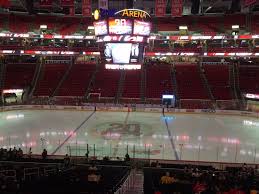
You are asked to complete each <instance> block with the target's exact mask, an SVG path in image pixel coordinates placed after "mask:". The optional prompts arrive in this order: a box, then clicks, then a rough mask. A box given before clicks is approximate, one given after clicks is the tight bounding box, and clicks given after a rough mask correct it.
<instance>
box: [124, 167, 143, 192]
mask: <svg viewBox="0 0 259 194" xmlns="http://www.w3.org/2000/svg"><path fill="white" fill-rule="evenodd" d="M134 180H135V182H134V184H133V187H132V188H131V189H130V190H129V191H127V192H125V194H143V193H144V192H143V184H144V174H143V172H142V170H141V171H137V172H136V175H135V179H134Z"/></svg>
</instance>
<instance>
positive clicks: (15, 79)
mask: <svg viewBox="0 0 259 194" xmlns="http://www.w3.org/2000/svg"><path fill="white" fill-rule="evenodd" d="M36 65H37V64H35V63H27V64H23V63H17V64H7V65H6V70H5V76H4V77H5V79H4V89H20V88H25V87H27V86H30V85H31V82H32V79H33V76H34V74H35V69H36ZM68 67H69V65H68V64H45V65H44V66H43V67H42V72H41V75H40V77H39V80H38V83H37V85H36V89H35V92H34V95H35V96H49V95H51V94H52V93H53V92H54V90H55V89H56V88H57V85H58V83H59V82H60V80H61V79H62V77H63V75H64V73H65V72H66V71H67V69H68ZM143 68H145V70H144V71H146V89H145V96H146V98H148V99H149V98H154V99H160V98H161V96H162V94H165V93H169V94H171V93H172V92H173V91H174V88H173V86H172V74H171V68H172V67H171V66H170V65H167V64H148V65H146V66H143ZM175 69H176V80H177V85H178V93H179V97H180V99H209V96H208V91H207V90H206V88H205V87H204V85H203V82H202V79H201V77H200V72H199V69H198V66H197V64H187V65H182V64H177V65H175ZM95 70H96V65H95V64H74V65H73V66H72V69H71V70H70V72H69V74H68V76H67V77H66V79H65V80H64V82H63V83H62V85H61V86H60V88H59V89H58V90H57V93H56V95H57V96H84V94H85V93H86V90H87V88H88V86H89V83H90V80H91V78H92V76H93V73H94V71H95ZM141 71H142V70H133V71H126V75H125V81H124V87H123V91H122V97H123V98H140V90H141V88H140V86H141ZM204 73H205V76H206V78H207V80H208V84H209V86H210V88H211V90H212V93H213V95H214V97H215V98H216V100H231V99H233V96H232V92H231V88H230V83H229V82H230V80H229V79H230V78H229V66H227V65H204ZM120 76H121V72H120V71H117V70H107V69H105V68H104V67H99V68H98V71H97V73H96V74H95V79H94V83H93V84H92V85H90V88H91V89H92V90H91V92H95V93H100V94H101V97H112V98H113V97H114V96H116V93H117V90H118V85H119V80H120ZM239 82H240V89H241V91H242V92H244V93H259V68H258V67H253V66H241V67H240V68H239Z"/></svg>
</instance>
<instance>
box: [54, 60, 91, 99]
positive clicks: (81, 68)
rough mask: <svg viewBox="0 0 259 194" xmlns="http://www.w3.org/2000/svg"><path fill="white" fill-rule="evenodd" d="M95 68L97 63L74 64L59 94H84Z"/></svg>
mask: <svg viewBox="0 0 259 194" xmlns="http://www.w3.org/2000/svg"><path fill="white" fill-rule="evenodd" d="M95 69H96V65H95V64H74V65H73V66H72V68H71V70H70V72H69V75H68V76H67V78H66V79H65V81H64V82H63V84H62V85H61V87H60V88H59V90H58V91H57V96H84V94H85V92H86V90H87V88H88V85H89V82H90V80H91V77H92V75H93V72H94V71H95Z"/></svg>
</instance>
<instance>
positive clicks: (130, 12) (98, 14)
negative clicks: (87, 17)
mask: <svg viewBox="0 0 259 194" xmlns="http://www.w3.org/2000/svg"><path fill="white" fill-rule="evenodd" d="M93 16H94V19H95V20H99V19H103V18H108V17H127V18H139V19H147V18H150V17H151V16H150V15H149V13H147V12H146V11H143V10H140V9H123V10H120V11H116V10H115V9H109V10H107V9H96V10H95V11H94V13H93Z"/></svg>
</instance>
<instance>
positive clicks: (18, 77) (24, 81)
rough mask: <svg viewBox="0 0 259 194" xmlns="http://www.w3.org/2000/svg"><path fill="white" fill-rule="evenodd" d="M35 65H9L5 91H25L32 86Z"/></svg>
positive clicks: (6, 73) (7, 66)
mask: <svg viewBox="0 0 259 194" xmlns="http://www.w3.org/2000/svg"><path fill="white" fill-rule="evenodd" d="M36 65H37V64H35V63H26V64H23V63H15V64H14V63H13V64H11V63H9V64H7V65H6V72H5V80H4V89H24V88H25V87H27V86H30V85H31V82H32V79H33V76H34V72H35V69H36Z"/></svg>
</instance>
